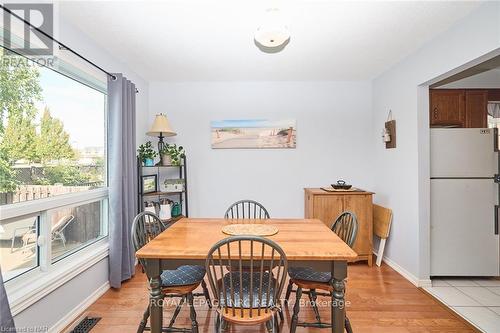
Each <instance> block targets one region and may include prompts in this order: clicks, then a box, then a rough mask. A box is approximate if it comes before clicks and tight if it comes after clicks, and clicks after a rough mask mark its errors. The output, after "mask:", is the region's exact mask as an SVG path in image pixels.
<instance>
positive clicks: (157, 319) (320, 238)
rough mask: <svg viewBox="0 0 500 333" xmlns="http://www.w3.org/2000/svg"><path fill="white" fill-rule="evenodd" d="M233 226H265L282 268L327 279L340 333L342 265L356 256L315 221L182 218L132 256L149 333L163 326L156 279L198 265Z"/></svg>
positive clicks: (335, 326)
mask: <svg viewBox="0 0 500 333" xmlns="http://www.w3.org/2000/svg"><path fill="white" fill-rule="evenodd" d="M235 223H253V224H255V223H265V224H271V225H274V226H276V227H277V228H278V233H276V234H274V235H272V236H268V237H267V238H269V239H271V240H273V241H274V242H276V243H277V244H278V245H279V246H281V248H282V249H283V251H284V252H285V254H286V256H287V259H288V266H308V267H313V268H314V269H316V270H318V271H331V273H332V281H331V284H332V287H333V293H332V300H331V315H332V323H333V325H332V332H333V333H343V332H344V320H345V304H346V303H345V298H344V297H345V294H344V289H345V285H344V280H345V279H346V278H347V262H348V261H349V260H352V259H355V258H356V256H357V254H356V252H354V251H353V250H352V249H351V248H350V247H349V246H348V245H347V244H346V243H344V242H343V241H342V240H341V239H340V238H339V237H338V236H337V235H336V234H335V233H334V232H332V231H331V230H330V229H329V228H328V227H327V226H326V225H325V224H324V223H323V222H321V221H320V220H317V219H263V220H260V219H259V220H254V219H244V220H242V219H214V218H183V219H181V220H179V221H177V222H176V223H174V224H173V225H172V226H171V227H169V228H168V229H166V230H165V231H163V232H162V233H161V234H160V235H158V236H157V237H156V238H154V239H153V240H151V241H150V242H149V243H148V244H146V245H145V246H144V247H142V248H141V249H139V251H137V253H136V256H137V258H142V259H144V260H145V263H146V267H145V270H146V274H147V276H148V278H149V283H150V302H149V304H150V305H149V306H150V313H151V317H150V321H151V332H153V333H160V332H161V328H162V325H163V315H162V311H163V309H162V303H163V302H162V299H163V296H162V291H161V279H160V274H161V272H162V271H163V270H165V269H175V268H177V267H179V266H181V265H203V266H205V260H206V257H207V254H208V251H209V250H210V248H211V247H212V246H213V245H214V244H215V243H217V242H218V241H220V240H221V239H224V238H226V237H230V236H229V235H226V234H225V233H223V232H222V227H223V226H225V225H228V224H235Z"/></svg>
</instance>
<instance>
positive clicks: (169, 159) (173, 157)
mask: <svg viewBox="0 0 500 333" xmlns="http://www.w3.org/2000/svg"><path fill="white" fill-rule="evenodd" d="M160 156H161V164H162V165H181V163H182V159H183V158H184V156H186V155H185V153H184V148H183V147H182V146H177V145H176V144H175V143H174V144H172V145H170V144H168V143H167V144H166V145H165V147H163V149H162V150H161V151H160Z"/></svg>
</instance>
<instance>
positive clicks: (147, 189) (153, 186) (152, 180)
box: [141, 175, 158, 194]
mask: <svg viewBox="0 0 500 333" xmlns="http://www.w3.org/2000/svg"><path fill="white" fill-rule="evenodd" d="M141 186H142V194H146V193H153V192H156V191H157V188H158V178H157V175H147V176H141Z"/></svg>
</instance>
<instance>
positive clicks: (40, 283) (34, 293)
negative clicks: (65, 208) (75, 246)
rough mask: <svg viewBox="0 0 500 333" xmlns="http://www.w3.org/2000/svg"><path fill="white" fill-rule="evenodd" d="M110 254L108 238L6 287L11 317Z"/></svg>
mask: <svg viewBox="0 0 500 333" xmlns="http://www.w3.org/2000/svg"><path fill="white" fill-rule="evenodd" d="M108 253H109V244H108V239H107V237H106V238H104V239H102V240H100V241H97V242H96V243H94V244H92V245H90V246H88V247H87V248H86V249H82V250H81V251H78V255H70V256H68V257H67V258H64V259H62V260H60V261H59V262H57V264H54V266H53V267H52V268H51V270H50V271H48V272H42V271H40V270H37V271H35V272H30V273H31V274H27V275H26V276H20V277H18V278H15V279H13V280H12V281H8V282H7V283H6V284H5V289H6V291H7V296H8V299H9V304H10V309H11V312H12V315H13V316H15V315H16V314H18V313H20V312H22V311H23V310H24V309H26V308H28V307H29V306H31V305H32V304H34V303H35V302H37V301H38V300H40V299H42V298H43V297H45V296H46V295H48V294H49V293H51V292H52V291H54V290H55V289H57V288H59V287H60V286H62V285H63V284H65V283H66V282H68V281H69V280H71V279H73V278H74V277H76V276H77V275H79V274H81V273H82V272H84V271H85V270H87V269H89V268H90V267H92V266H93V265H95V264H96V263H98V262H99V261H101V260H102V259H104V258H106V257H107V256H108Z"/></svg>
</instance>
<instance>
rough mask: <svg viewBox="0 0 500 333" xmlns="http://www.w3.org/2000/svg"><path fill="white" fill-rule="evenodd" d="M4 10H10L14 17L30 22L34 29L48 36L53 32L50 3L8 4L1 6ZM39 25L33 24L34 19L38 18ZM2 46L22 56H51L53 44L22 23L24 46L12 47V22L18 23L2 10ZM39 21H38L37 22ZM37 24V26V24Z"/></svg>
mask: <svg viewBox="0 0 500 333" xmlns="http://www.w3.org/2000/svg"><path fill="white" fill-rule="evenodd" d="M3 6H4V7H5V8H6V9H8V10H10V11H11V12H12V13H14V14H15V15H17V16H19V17H21V18H23V19H24V20H26V21H28V22H30V23H31V24H32V25H33V26H35V27H36V28H38V29H40V30H42V31H43V32H45V33H46V34H48V35H49V36H52V35H53V32H54V9H53V4H50V3H28V4H27V3H8V4H4V5H3ZM40 15H41V18H42V20H41V23H39V22H36V23H32V22H33V18H34V17H40ZM3 19H4V21H3V22H4V45H5V47H6V48H7V49H10V50H11V51H13V52H14V53H18V54H21V55H24V56H51V55H52V54H53V42H52V40H51V39H50V38H48V37H47V36H45V35H44V34H42V33H40V32H39V31H37V30H35V29H33V28H32V27H30V26H29V25H28V24H25V23H22V25H23V27H24V31H23V32H24V33H23V36H19V37H22V38H23V40H24V45H23V46H22V47H19V45H14V43H13V42H12V41H13V40H12V39H13V38H14V35H13V33H12V27H13V21H14V20H16V21H19V19H18V18H16V17H15V16H13V15H12V14H10V13H9V12H8V11H6V10H4V14H3ZM37 21H39V20H37ZM37 23H38V24H37Z"/></svg>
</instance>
